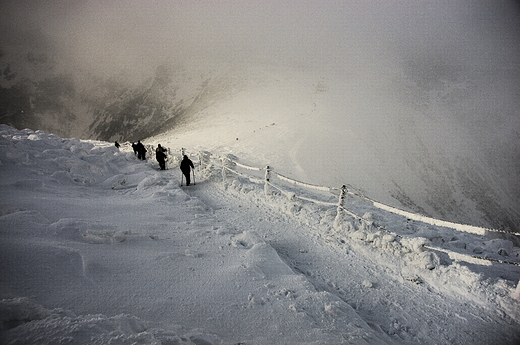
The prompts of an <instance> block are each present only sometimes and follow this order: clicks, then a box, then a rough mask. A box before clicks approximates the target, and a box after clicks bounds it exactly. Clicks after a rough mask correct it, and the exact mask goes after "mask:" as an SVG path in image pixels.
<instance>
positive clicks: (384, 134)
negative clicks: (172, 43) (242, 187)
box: [149, 63, 520, 231]
mask: <svg viewBox="0 0 520 345" xmlns="http://www.w3.org/2000/svg"><path fill="white" fill-rule="evenodd" d="M358 68H359V66H352V67H351V68H348V69H347V70H346V71H341V72H338V71H336V70H324V69H312V70H305V69H298V68H287V67H282V66H278V67H276V66H275V65H270V66H269V68H266V67H265V66H261V65H258V66H256V65H251V64H250V63H247V64H242V65H241V64H237V65H236V66H234V68H233V69H232V70H224V71H223V72H222V73H220V74H218V75H217V76H216V77H214V78H213V79H211V81H210V82H209V84H208V85H206V91H207V92H206V93H205V94H204V97H202V98H200V99H196V100H195V101H194V102H193V104H192V106H193V107H194V109H196V110H197V111H194V112H191V113H189V116H188V117H186V118H185V121H184V122H183V123H178V124H177V126H176V127H175V128H173V129H172V130H167V131H166V132H165V133H164V134H162V135H159V136H156V137H155V138H151V139H150V140H149V142H163V143H165V144H168V145H170V144H171V145H173V146H186V147H190V148H198V149H203V150H206V149H216V150H218V151H219V152H221V153H228V152H230V153H233V154H235V155H237V156H239V157H241V158H242V159H246V160H249V161H250V162H254V163H255V164H256V165H259V164H266V165H272V166H274V167H276V168H277V169H278V170H279V171H280V172H282V173H285V174H287V175H288V176H292V177H294V178H296V179H299V180H303V181H307V182H310V183H315V184H321V185H327V186H331V187H340V186H341V185H343V184H350V185H353V186H355V187H356V188H358V189H362V190H364V191H365V193H366V194H367V195H369V196H370V197H372V198H373V199H375V200H378V201H381V202H385V203H389V204H391V205H394V206H397V207H404V208H406V209H408V210H411V211H414V212H418V213H422V214H424V215H429V216H434V217H438V218H442V219H445V220H450V221H456V222H463V223H469V224H473V225H479V226H486V227H496V228H499V229H508V230H513V231H517V230H518V222H519V221H520V214H519V212H518V208H517V205H518V202H519V200H520V199H519V197H520V193H519V192H520V189H519V185H518V181H519V180H520V176H518V171H519V170H518V167H517V163H516V160H515V155H517V153H515V150H518V145H519V144H520V142H519V141H518V140H517V139H518V138H516V139H514V138H515V133H516V132H515V131H516V128H517V125H516V122H517V120H516V119H517V117H510V115H508V114H505V113H504V114H500V113H497V114H495V115H494V121H495V124H496V125H494V126H491V125H489V124H487V123H483V121H485V122H488V120H485V117H486V116H487V114H485V112H484V111H482V110H479V112H475V113H473V114H469V112H470V110H471V109H474V108H475V107H480V108H483V107H484V104H483V103H484V101H482V100H481V99H479V97H480V96H479V95H482V93H483V92H484V91H483V89H482V88H483V87H481V86H480V85H481V84H482V85H484V84H485V83H484V80H485V79H486V78H488V76H478V77H477V76H476V75H477V74H475V73H472V74H471V75H472V77H471V78H473V79H471V80H466V79H465V78H469V74H465V73H460V75H459V76H451V77H452V78H455V79H456V80H444V79H442V78H443V75H442V74H441V76H437V77H438V78H439V80H438V82H439V83H440V86H439V85H438V86H436V87H432V88H433V89H428V90H421V89H419V90H417V88H418V86H417V83H418V81H416V80H413V78H414V76H410V75H406V74H401V71H402V70H401V68H396V69H390V70H380V71H377V70H376V71H374V67H373V66H371V67H370V70H363V69H361V70H359V69H358ZM445 68H448V67H446V66H445ZM410 73H411V72H410ZM373 74H375V75H373ZM367 75H373V77H370V78H367ZM410 93H414V94H417V93H419V94H421V95H419V96H417V95H414V96H413V98H414V101H411V100H410V99H406V100H404V98H406V97H410V96H408V94H410ZM423 93H424V94H423ZM490 94H493V95H490ZM488 97H490V98H492V99H499V98H501V97H502V96H500V95H498V94H495V91H492V90H491V91H490V92H488ZM421 100H422V102H424V104H421V105H418V104H414V103H413V102H419V101H421ZM464 107H465V108H464ZM495 111H497V112H499V111H500V107H499V106H498V108H496V109H495ZM504 111H505V109H504ZM461 117H465V120H462V119H461ZM461 120H462V122H461ZM473 122H476V123H479V124H480V126H481V127H478V130H476V129H475V128H473V127H472V126H473V125H472V123H473ZM165 130H166V128H165ZM506 133H507V134H506Z"/></svg>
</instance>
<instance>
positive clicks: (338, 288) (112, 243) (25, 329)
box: [0, 126, 520, 344]
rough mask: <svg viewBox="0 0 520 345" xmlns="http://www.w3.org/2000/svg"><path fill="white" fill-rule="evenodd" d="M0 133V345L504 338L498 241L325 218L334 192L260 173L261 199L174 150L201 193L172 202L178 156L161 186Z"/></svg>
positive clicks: (504, 251)
mask: <svg viewBox="0 0 520 345" xmlns="http://www.w3.org/2000/svg"><path fill="white" fill-rule="evenodd" d="M0 131H1V133H0V134H1V137H0V146H1V151H0V162H1V165H0V173H1V179H0V180H1V181H2V182H1V184H0V191H1V193H2V202H1V205H0V206H1V207H0V236H1V241H0V247H1V248H0V249H1V250H0V269H1V272H2V276H1V280H0V299H1V302H0V315H1V318H0V321H1V330H0V339H2V342H5V343H7V344H18V343H24V344H40V343H58V342H74V343H79V344H87V343H93V342H94V343H111V344H129V343H137V344H158V343H161V344H237V343H244V344H266V343H285V344H330V343H352V344H403V343H404V344H414V343H424V344H436V343H439V342H446V343H453V344H465V343H474V344H490V343H497V344H498V343H500V344H508V343H509V344H514V343H515V342H516V341H517V340H518V337H519V334H518V326H519V322H520V314H519V309H518V307H519V303H520V295H519V290H518V289H519V288H518V279H519V277H520V270H519V269H518V267H519V266H517V265H516V264H515V263H519V262H520V257H519V248H518V246H516V245H515V244H514V243H513V242H512V241H510V240H507V239H506V238H504V237H503V236H499V237H497V238H493V236H491V237H490V236H489V234H487V233H486V234H485V235H478V234H472V233H465V232H460V231H457V230H455V229H452V228H446V227H439V226H433V225H430V224H425V223H422V222H414V221H411V220H410V219H407V218H406V217H403V216H401V215H396V214H394V213H389V212H386V211H383V210H380V209H378V208H377V207H374V205H373V204H372V203H370V202H367V201H366V200H364V199H362V198H358V197H355V196H349V197H348V198H346V200H345V209H346V210H349V211H350V212H352V213H351V214H350V213H349V214H342V215H341V218H342V219H340V220H338V209H337V205H336V200H337V197H338V195H336V194H335V193H334V194H330V193H327V192H324V191H323V190H314V191H312V190H308V189H306V188H305V187H303V186H300V185H295V184H293V183H288V182H287V181H283V180H279V179H278V178H277V177H276V176H275V174H274V172H273V176H272V181H271V182H272V190H271V191H270V192H269V194H268V195H266V190H265V189H264V182H263V178H264V175H263V174H264V172H265V171H263V170H262V169H261V168H260V169H257V170H250V169H247V168H244V167H247V166H250V163H248V162H242V163H240V161H241V160H240V159H239V158H238V157H237V156H227V157H228V158H232V159H233V160H234V161H235V162H238V163H239V164H236V163H235V164H230V168H232V169H233V170H234V171H236V172H237V173H239V174H240V175H237V174H236V173H232V172H231V171H228V174H227V176H226V177H225V180H223V175H222V171H223V170H222V169H223V166H222V162H221V160H220V159H221V156H220V155H219V154H213V158H211V156H212V155H211V154H202V156H201V158H200V160H199V157H198V156H197V154H196V151H191V154H190V151H189V150H188V151H186V152H187V153H188V154H190V156H191V158H192V159H193V160H194V161H195V162H196V163H197V164H196V165H197V169H196V177H197V182H196V185H195V186H190V187H184V188H181V187H179V180H180V178H179V177H180V172H179V170H178V163H179V158H180V152H181V150H180V147H174V146H170V155H169V160H168V162H169V170H167V171H159V170H157V168H158V165H157V164H156V162H155V161H154V160H153V159H150V160H149V161H147V162H142V161H138V160H136V157H135V156H134V154H133V152H131V149H130V147H129V146H128V145H123V147H122V149H121V151H120V150H118V149H117V148H115V147H114V146H113V145H112V144H111V143H106V142H100V141H84V140H78V139H61V138H59V137H57V136H55V135H51V134H45V133H43V132H41V131H36V132H34V131H31V130H23V131H19V130H15V129H13V128H10V127H7V126H1V127H0ZM149 144H155V143H152V142H150V143H149ZM163 146H165V145H163ZM224 169H225V168H224ZM302 197H304V198H308V199H316V200H321V201H322V202H323V203H321V204H316V203H314V202H310V201H306V200H305V199H303V198H302ZM327 203H331V204H332V205H327ZM354 215H360V217H357V216H354ZM382 229H386V230H388V231H384V230H382ZM453 254H458V256H457V255H453ZM472 256H478V257H480V258H481V259H475V260H474V261H471V260H470V261H468V260H467V258H468V257H472ZM498 258H501V259H502V261H509V262H511V264H505V263H499V262H498V261H497V260H495V259H498ZM484 259H488V260H484Z"/></svg>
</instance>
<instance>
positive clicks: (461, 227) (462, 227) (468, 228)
mask: <svg viewBox="0 0 520 345" xmlns="http://www.w3.org/2000/svg"><path fill="white" fill-rule="evenodd" d="M226 159H227V160H229V161H230V162H232V163H233V164H236V165H237V166H240V167H244V168H246V169H249V170H256V171H262V170H264V169H265V168H258V167H250V166H246V165H243V164H241V163H239V162H236V161H234V160H231V159H229V158H226ZM271 172H272V173H274V174H275V175H276V176H277V177H278V178H279V179H280V180H283V181H286V182H289V183H292V184H294V185H297V186H302V187H306V188H310V189H315V190H320V191H325V192H332V191H333V190H338V188H333V187H327V186H318V185H313V184H310V183H306V182H301V181H298V180H295V179H291V178H289V177H287V176H284V175H282V174H280V173H277V172H274V171H271ZM346 193H347V194H349V195H353V196H356V197H359V198H362V199H365V200H367V201H369V202H371V203H372V204H373V205H374V207H377V208H379V209H382V210H385V211H387V212H391V213H394V214H398V215H401V216H404V217H407V218H408V219H412V220H415V221H418V222H423V223H427V224H431V225H435V226H441V227H446V228H451V229H454V230H457V231H462V232H468V233H473V234H477V235H485V234H486V231H491V232H500V233H506V234H512V235H516V236H518V235H520V234H518V233H515V232H512V231H507V230H498V229H492V228H484V227H479V226H474V225H468V224H460V223H455V222H449V221H445V220H440V219H436V218H432V217H427V216H424V215H421V214H417V213H412V212H408V211H405V210H401V209H399V208H396V207H393V206H389V205H386V204H383V203H380V202H378V201H375V200H373V199H370V198H368V197H366V196H364V195H361V194H359V193H355V192H352V191H351V190H347V191H346Z"/></svg>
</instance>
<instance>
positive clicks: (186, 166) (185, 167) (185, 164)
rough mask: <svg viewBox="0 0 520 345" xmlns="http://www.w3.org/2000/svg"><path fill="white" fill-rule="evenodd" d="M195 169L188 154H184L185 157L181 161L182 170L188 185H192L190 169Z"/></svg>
mask: <svg viewBox="0 0 520 345" xmlns="http://www.w3.org/2000/svg"><path fill="white" fill-rule="evenodd" d="M190 167H191V169H193V168H194V167H193V162H192V161H191V160H190V159H189V158H188V156H186V155H184V158H183V159H182V162H181V171H182V173H183V174H184V177H186V186H189V185H190V171H191V169H190Z"/></svg>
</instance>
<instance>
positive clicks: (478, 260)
mask: <svg viewBox="0 0 520 345" xmlns="http://www.w3.org/2000/svg"><path fill="white" fill-rule="evenodd" d="M204 154H205V155H206V156H207V155H208V153H207V152H205V153H204ZM209 156H210V157H212V158H217V159H218V160H220V161H221V162H222V177H223V181H225V179H226V174H225V172H226V171H229V172H232V173H234V174H236V175H238V176H242V177H244V178H248V179H249V180H251V181H253V182H255V183H259V184H261V183H264V190H265V192H266V194H270V192H269V188H271V187H272V188H274V189H276V190H278V191H279V192H280V193H282V194H283V195H285V196H290V197H291V198H294V197H296V198H298V199H300V200H303V201H308V202H312V203H315V204H319V205H324V206H337V212H336V220H335V224H336V223H337V222H341V218H342V217H343V214H347V215H349V216H351V217H352V218H354V219H357V220H359V221H362V222H365V223H366V224H369V225H370V226H373V227H375V228H377V229H380V230H382V231H384V232H385V233H388V234H390V235H392V236H394V237H396V238H404V237H403V236H402V235H400V234H397V233H395V232H393V231H391V230H388V229H387V228H385V227H384V226H382V225H379V224H376V223H374V222H373V221H371V220H369V219H366V218H365V217H363V216H360V215H358V214H356V213H355V212H353V211H351V210H349V209H347V208H346V207H345V205H344V202H345V196H346V195H352V196H356V197H359V198H361V199H364V200H367V201H369V202H371V203H372V205H373V206H374V207H377V208H379V209H381V210H385V211H387V212H391V213H394V214H397V215H401V216H404V217H406V218H407V219H411V220H414V221H419V222H423V223H426V224H431V225H434V226H439V227H446V228H451V229H454V230H457V231H463V232H468V233H473V234H477V235H485V234H486V232H487V231H492V232H502V233H508V234H513V235H519V234H518V233H514V232H511V231H505V230H496V229H490V228H483V227H478V226H472V225H467V224H458V223H453V222H448V221H443V220H439V219H435V218H431V217H426V216H423V215H420V214H415V213H412V212H408V211H404V210H400V209H398V208H395V207H392V206H388V205H385V204H383V203H380V202H377V201H375V200H372V199H370V198H368V197H366V196H364V195H361V194H359V193H356V192H352V191H350V190H348V189H347V187H346V186H345V185H344V186H342V187H341V188H331V187H326V186H318V185H313V184H309V183H305V182H301V181H297V180H294V179H291V178H289V177H287V176H284V175H282V174H279V173H277V172H274V171H272V170H271V168H270V167H269V166H266V167H265V168H258V167H252V166H249V165H245V164H242V163H239V162H236V161H234V160H232V159H230V158H229V157H221V156H217V155H214V154H211V153H210V154H209ZM200 161H201V162H202V161H203V159H202V158H201V159H200ZM231 166H233V167H239V168H243V169H246V170H251V171H258V172H260V171H265V178H264V179H263V180H262V179H261V178H258V177H253V176H250V175H247V174H244V173H241V172H238V171H236V170H234V169H232V167H231ZM272 174H274V175H276V177H277V178H278V179H279V180H281V181H284V182H288V183H291V184H293V185H296V186H301V187H305V188H309V189H315V190H319V191H324V192H330V193H331V194H333V191H339V201H338V202H337V203H333V202H327V201H320V200H316V199H313V198H308V197H304V196H302V195H297V194H295V193H292V192H288V191H286V190H284V189H283V188H281V187H280V186H277V185H276V184H274V183H273V182H272V181H271V176H272ZM422 247H423V248H424V249H428V250H433V251H439V252H444V253H446V254H447V255H448V256H449V257H450V258H451V259H453V260H456V261H465V262H469V263H474V264H482V265H491V264H492V262H496V263H502V264H510V265H516V266H520V263H518V262H512V261H506V260H499V259H493V258H488V257H479V256H475V255H469V254H464V253H458V252H454V251H451V250H448V249H444V248H439V247H433V246H429V245H423V246H422Z"/></svg>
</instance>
